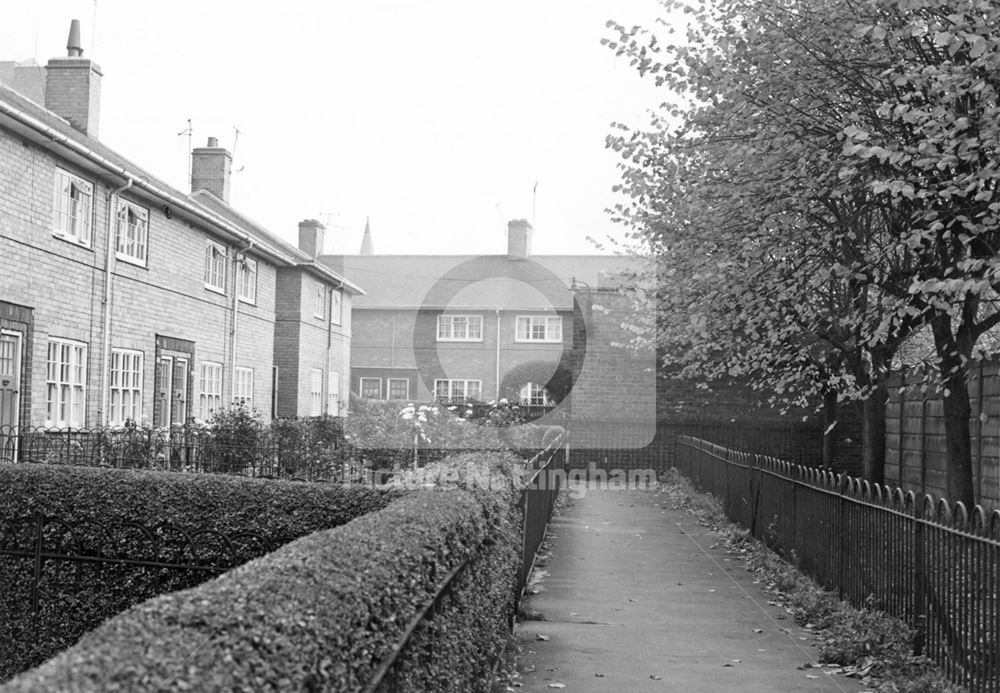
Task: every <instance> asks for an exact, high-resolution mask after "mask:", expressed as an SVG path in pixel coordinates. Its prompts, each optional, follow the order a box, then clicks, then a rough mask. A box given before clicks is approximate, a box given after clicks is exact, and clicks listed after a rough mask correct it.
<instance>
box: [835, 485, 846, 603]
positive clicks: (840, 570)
mask: <svg viewBox="0 0 1000 693" xmlns="http://www.w3.org/2000/svg"><path fill="white" fill-rule="evenodd" d="M847 484H848V479H847V476H846V475H845V476H841V477H840V479H839V481H838V483H837V492H838V497H837V528H838V530H839V531H838V532H837V535H838V542H839V544H840V546H839V547H838V550H837V598H838V599H841V600H842V599H844V582H845V581H846V579H847V560H846V559H845V558H844V553H845V550H846V543H847V536H846V535H847V497H846V494H845V493H844V490H845V489H846V487H847Z"/></svg>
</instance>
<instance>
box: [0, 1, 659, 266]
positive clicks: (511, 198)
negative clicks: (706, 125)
mask: <svg viewBox="0 0 1000 693" xmlns="http://www.w3.org/2000/svg"><path fill="white" fill-rule="evenodd" d="M0 14H2V18H3V19H2V21H0V60H23V59H26V58H35V59H36V60H38V61H39V62H40V63H42V64H44V63H45V61H47V60H48V59H49V58H51V57H56V56H62V55H65V54H66V49H65V46H66V38H67V34H68V31H69V24H70V20H71V19H73V18H77V19H80V20H81V25H82V39H83V46H84V49H85V50H84V55H85V57H92V58H93V59H94V60H95V61H96V62H97V63H98V64H99V65H100V66H101V68H102V70H103V72H104V79H103V83H102V96H101V115H100V119H101V120H100V135H99V138H100V139H101V140H102V141H103V142H104V143H105V144H107V145H109V146H111V147H112V148H114V149H115V150H117V151H118V152H119V153H121V154H123V155H124V156H126V157H127V158H129V159H131V160H132V161H134V162H135V163H136V164H138V165H140V166H142V167H144V168H146V169H148V170H149V171H150V172H151V173H153V174H154V175H156V176H158V177H159V178H161V179H163V180H165V181H166V182H168V183H170V184H171V185H173V186H175V187H176V188H178V189H180V190H183V191H187V190H188V187H189V186H188V183H187V175H188V169H187V166H188V164H187V156H188V154H187V152H188V140H187V137H186V136H178V133H179V132H181V131H183V130H185V129H186V127H187V120H188V118H190V119H191V123H192V126H193V130H194V139H193V146H195V147H197V146H204V144H205V141H206V138H207V137H209V136H214V137H217V138H218V139H219V142H220V144H221V145H223V146H225V147H227V148H229V149H230V150H233V149H235V152H234V154H235V156H234V166H233V170H234V173H233V178H232V184H231V191H232V192H231V200H230V201H231V202H232V203H233V205H234V206H235V207H237V208H238V209H239V210H240V211H242V212H243V213H245V214H246V215H247V216H249V217H251V218H253V219H255V220H256V221H258V222H260V223H262V224H263V225H264V226H265V227H267V228H268V229H270V230H271V231H273V232H274V233H277V234H278V235H280V236H282V237H283V238H285V239H286V240H288V241H289V242H293V243H294V242H295V239H296V233H297V231H296V229H297V224H298V221H299V220H301V219H304V218H317V219H320V220H321V221H323V222H325V223H327V225H328V228H329V231H328V233H327V237H328V240H327V247H326V251H327V252H348V253H356V252H358V249H359V247H360V243H361V234H362V231H363V229H364V224H365V218H366V217H369V216H370V217H371V226H372V232H373V238H374V245H375V252H377V253H403V254H412V253H463V254H464V253H472V254H480V253H485V254H493V253H501V252H504V249H505V235H504V229H505V223H506V220H508V219H511V218H518V217H521V218H527V219H529V220H531V219H532V217H534V222H535V237H534V248H533V250H534V252H535V253H539V254H541V253H592V252H597V251H596V250H595V248H594V246H593V245H592V244H591V243H589V242H588V241H587V240H586V239H587V236H591V237H594V238H597V239H604V238H606V237H608V236H609V235H612V236H620V234H621V232H620V230H619V229H617V228H616V227H615V226H614V225H613V224H612V223H611V222H610V220H609V218H608V215H607V214H606V212H605V209H606V208H607V207H608V206H610V205H611V204H612V203H613V202H614V200H615V196H614V194H613V193H612V192H611V187H612V186H613V185H614V184H615V182H616V180H617V171H616V168H615V166H616V163H617V157H616V156H615V155H614V153H612V152H610V151H609V150H606V149H605V147H604V140H605V136H606V135H607V134H608V132H609V131H610V128H609V125H610V123H611V122H612V121H616V120H617V121H621V122H626V123H629V124H640V123H643V122H645V119H646V118H645V115H644V114H645V112H646V111H647V110H648V109H649V108H650V107H653V106H655V105H656V104H657V103H659V102H660V101H662V97H660V96H659V95H658V94H657V93H656V90H655V89H654V87H653V85H652V83H651V82H649V80H640V79H639V77H638V76H637V75H636V74H635V73H634V71H633V69H632V68H631V67H630V66H629V65H628V64H627V62H626V61H623V60H618V59H616V58H615V56H614V54H613V53H612V52H611V51H610V50H608V49H607V48H605V47H603V46H601V45H600V39H601V38H602V37H610V36H611V32H610V30H609V29H607V28H606V27H605V22H606V21H607V20H608V19H615V20H617V21H619V22H622V23H624V24H642V25H646V26H649V25H652V23H653V21H654V18H656V17H658V16H661V15H662V10H661V8H660V6H659V4H658V2H657V1H656V0H284V1H283V2H273V0H272V1H271V2H261V1H257V0H242V1H241V2H217V1H214V0H208V1H201V2H194V1H192V0H171V1H169V2H155V3H151V2H137V1H136V0H98V1H97V2H95V1H94V0H3V2H2V12H0ZM95 20H96V21H95ZM95 29H96V30H95ZM235 128H238V129H239V132H240V134H239V139H238V142H237V140H236V130H235ZM536 181H537V183H538V187H537V193H536V194H535V195H533V194H532V190H533V188H534V186H535V183H536ZM533 197H534V200H533Z"/></svg>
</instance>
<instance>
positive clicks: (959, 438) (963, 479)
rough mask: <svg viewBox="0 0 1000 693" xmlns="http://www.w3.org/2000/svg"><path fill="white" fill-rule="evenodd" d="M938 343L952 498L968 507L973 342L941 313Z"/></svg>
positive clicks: (971, 493) (935, 324) (971, 498)
mask: <svg viewBox="0 0 1000 693" xmlns="http://www.w3.org/2000/svg"><path fill="white" fill-rule="evenodd" d="M931 329H932V331H933V332H934V346H935V348H936V351H937V355H938V367H939V368H940V373H941V384H942V386H943V387H944V393H943V394H944V437H945V450H946V451H947V456H948V457H947V459H948V500H949V501H951V502H953V503H954V502H958V501H961V502H962V503H964V504H965V507H966V509H968V510H971V509H972V508H973V507H975V502H976V499H975V486H974V484H973V481H972V435H971V430H970V426H969V417H970V416H971V415H972V405H971V404H970V403H969V369H968V367H967V365H966V364H967V363H968V354H963V352H965V351H968V352H971V351H972V349H971V341H970V340H968V339H961V338H956V337H955V335H954V334H953V333H952V330H951V319H950V318H949V317H948V316H947V315H940V314H939V315H937V316H935V317H934V319H932V320H931ZM962 347H967V348H962Z"/></svg>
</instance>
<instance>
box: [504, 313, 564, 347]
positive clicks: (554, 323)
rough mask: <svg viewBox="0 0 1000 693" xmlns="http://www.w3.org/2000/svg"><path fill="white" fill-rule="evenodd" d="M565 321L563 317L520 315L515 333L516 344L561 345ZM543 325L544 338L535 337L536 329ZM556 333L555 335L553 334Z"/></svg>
mask: <svg viewBox="0 0 1000 693" xmlns="http://www.w3.org/2000/svg"><path fill="white" fill-rule="evenodd" d="M562 323H563V319H562V316H561V315H518V316H517V321H516V325H515V331H514V341H515V342H532V343H535V344H539V343H544V344H561V343H562V340H563V334H562ZM539 325H541V327H542V331H543V333H544V336H543V337H535V336H533V335H534V332H535V328H536V327H538V326H539ZM553 333H555V334H553Z"/></svg>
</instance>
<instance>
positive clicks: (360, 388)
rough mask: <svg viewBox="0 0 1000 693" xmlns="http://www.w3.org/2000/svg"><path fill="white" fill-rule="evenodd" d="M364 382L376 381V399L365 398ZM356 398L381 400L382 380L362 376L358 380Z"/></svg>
mask: <svg viewBox="0 0 1000 693" xmlns="http://www.w3.org/2000/svg"><path fill="white" fill-rule="evenodd" d="M366 380H377V381H378V397H367V396H366V395H365V381H366ZM358 396H359V397H364V398H365V399H382V378H372V377H369V376H364V377H362V378H360V379H359V380H358Z"/></svg>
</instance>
